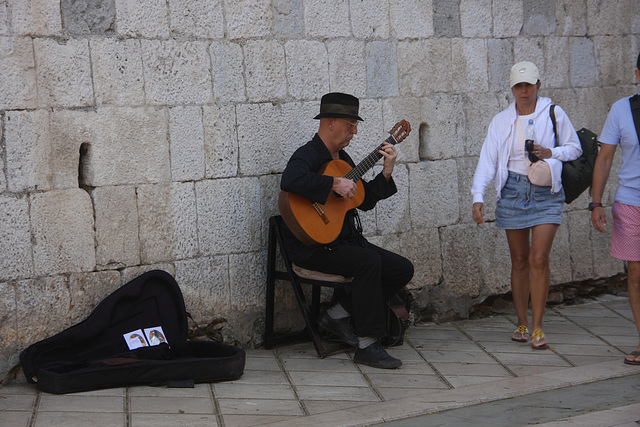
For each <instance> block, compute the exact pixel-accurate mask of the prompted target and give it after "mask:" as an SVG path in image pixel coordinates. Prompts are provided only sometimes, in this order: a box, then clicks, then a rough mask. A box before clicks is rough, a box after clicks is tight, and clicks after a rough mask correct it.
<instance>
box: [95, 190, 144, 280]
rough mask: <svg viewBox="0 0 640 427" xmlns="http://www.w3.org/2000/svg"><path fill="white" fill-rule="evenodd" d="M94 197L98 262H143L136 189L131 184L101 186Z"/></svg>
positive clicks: (106, 264)
mask: <svg viewBox="0 0 640 427" xmlns="http://www.w3.org/2000/svg"><path fill="white" fill-rule="evenodd" d="M91 199H92V200H93V205H94V212H95V233H96V263H97V264H98V265H100V266H102V267H108V268H122V267H127V266H130V265H136V264H140V242H139V240H138V239H139V237H138V236H139V233H138V207H137V206H136V189H135V188H134V187H133V186H128V185H127V186H125V185H118V186H104V187H98V188H95V189H94V190H93V191H92V192H91ZM151 217H153V218H155V217H154V216H153V215H151Z"/></svg>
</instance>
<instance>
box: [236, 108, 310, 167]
mask: <svg viewBox="0 0 640 427" xmlns="http://www.w3.org/2000/svg"><path fill="white" fill-rule="evenodd" d="M236 111H237V115H238V128H237V132H238V148H239V165H238V166H239V170H240V172H241V174H242V175H261V174H264V173H274V172H282V170H284V167H285V165H286V162H287V161H288V159H289V156H290V154H289V156H287V155H286V154H287V153H285V151H284V146H283V141H281V140H280V139H281V138H282V135H288V134H287V133H286V132H283V127H284V122H285V117H286V116H285V115H284V112H283V107H282V105H272V104H270V103H269V104H242V105H238V106H237V108H236ZM287 119H289V120H291V121H292V122H295V120H292V118H287ZM288 139H289V140H292V139H293V138H288ZM308 139H310V138H308ZM308 139H307V140H308ZM297 142H298V143H300V144H302V143H301V142H299V141H297ZM304 142H306V140H305V141H304ZM296 147H297V146H296ZM291 153H293V150H291Z"/></svg>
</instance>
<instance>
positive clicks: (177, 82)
mask: <svg viewBox="0 0 640 427" xmlns="http://www.w3.org/2000/svg"><path fill="white" fill-rule="evenodd" d="M142 61H143V64H144V78H145V90H146V99H147V103H149V104H161V105H180V104H207V103H210V102H211V101H212V100H213V95H212V91H211V87H212V86H211V73H210V61H209V54H208V52H207V44H206V43H204V42H200V41H184V42H181V41H176V40H167V41H160V40H142Z"/></svg>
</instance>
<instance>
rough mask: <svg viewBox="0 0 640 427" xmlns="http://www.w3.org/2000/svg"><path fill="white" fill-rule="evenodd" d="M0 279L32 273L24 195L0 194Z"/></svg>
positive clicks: (29, 236)
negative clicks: (17, 196) (16, 196)
mask: <svg viewBox="0 0 640 427" xmlns="http://www.w3.org/2000/svg"><path fill="white" fill-rule="evenodd" d="M0 236H2V237H1V238H0V254H2V256H0V281H5V280H13V279H20V278H26V277H30V276H31V275H32V274H33V270H34V266H33V257H32V255H31V233H30V230H29V204H28V201H27V199H26V198H25V197H21V198H13V197H5V196H0Z"/></svg>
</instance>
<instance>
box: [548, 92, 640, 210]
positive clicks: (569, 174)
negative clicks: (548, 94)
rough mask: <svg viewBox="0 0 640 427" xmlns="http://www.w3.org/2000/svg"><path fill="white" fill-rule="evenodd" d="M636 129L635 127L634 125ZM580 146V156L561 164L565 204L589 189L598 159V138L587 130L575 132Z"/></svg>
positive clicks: (555, 132) (552, 111)
mask: <svg viewBox="0 0 640 427" xmlns="http://www.w3.org/2000/svg"><path fill="white" fill-rule="evenodd" d="M554 109H555V105H553V104H551V108H550V109H549V116H551V123H553V133H554V134H555V137H556V144H555V146H556V147H557V146H558V130H557V127H556V115H555V112H554ZM636 129H637V125H636ZM576 133H577V134H578V139H579V140H580V145H581V146H582V156H580V157H578V158H577V159H575V160H571V161H569V162H563V163H562V188H564V195H565V203H571V202H573V201H574V200H575V199H577V198H578V197H579V196H580V195H581V194H582V193H583V192H584V191H585V190H586V189H587V188H590V187H591V181H592V179H593V167H594V165H595V163H596V157H598V147H599V144H600V143H599V142H598V136H597V135H596V134H595V133H593V132H591V131H590V130H589V129H585V128H582V129H580V130H579V131H577V132H576Z"/></svg>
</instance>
